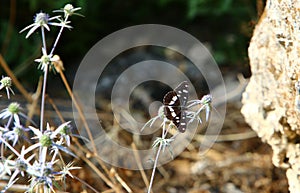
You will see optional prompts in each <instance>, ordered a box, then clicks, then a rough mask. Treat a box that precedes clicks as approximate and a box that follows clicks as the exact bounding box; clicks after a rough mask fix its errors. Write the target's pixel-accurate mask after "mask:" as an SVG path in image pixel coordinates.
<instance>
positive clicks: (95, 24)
mask: <svg viewBox="0 0 300 193" xmlns="http://www.w3.org/2000/svg"><path fill="white" fill-rule="evenodd" d="M66 3H72V4H74V6H76V7H81V8H82V10H81V11H80V13H81V14H82V15H84V16H85V17H84V18H83V17H73V18H72V24H73V26H74V28H73V29H72V30H71V32H70V31H68V30H66V31H65V32H64V33H63V36H62V38H61V42H60V43H59V44H58V47H57V50H56V53H57V54H58V55H60V56H61V58H62V60H63V61H64V64H65V68H66V69H67V71H66V73H67V74H68V75H69V78H71V77H72V74H75V71H76V68H77V65H78V64H79V63H80V61H81V60H82V58H83V57H84V55H85V54H86V53H87V51H88V50H89V49H90V48H91V47H92V46H93V45H94V44H95V43H96V42H98V41H99V40H101V39H102V38H103V37H105V36H106V35H109V34H110V33H112V32H114V31H117V30H120V29H123V28H125V27H129V26H132V25H138V24H150V23H153V24H164V25H170V26H173V27H176V28H179V29H182V30H184V31H186V32H188V33H190V34H191V35H193V36H194V37H196V38H198V40H200V41H201V42H202V43H204V44H205V46H206V47H207V48H208V49H209V50H210V51H211V53H212V55H213V57H214V58H215V60H216V62H217V64H218V65H219V67H220V68H221V69H222V71H224V72H226V71H237V72H242V73H243V74H244V75H245V76H246V77H248V76H249V75H250V73H249V66H248V59H247V47H248V44H249V41H250V38H251V34H252V30H253V28H254V25H255V23H256V22H257V20H258V16H259V15H260V14H261V12H262V10H263V7H264V2H263V0H258V1H257V2H256V1H253V0H240V1H233V0H218V1H210V0H155V1H153V0H143V1H139V0H132V1H121V0H99V1H91V0H88V1H84V0H75V1H65V0H61V1H39V0H24V1H16V0H10V1H8V0H2V1H1V6H0V29H1V30H0V43H1V44H0V46H1V47H0V49H1V50H0V52H1V53H2V55H3V57H4V58H5V60H6V61H7V63H8V64H9V66H10V67H11V68H12V70H13V71H14V73H15V75H16V76H17V77H18V78H19V79H20V80H22V82H23V83H24V84H25V86H26V87H27V88H28V89H30V90H31V89H32V83H34V84H35V83H36V82H37V80H38V77H39V75H40V74H39V72H38V71H36V66H37V64H36V63H34V62H33V60H32V59H35V58H38V57H39V56H40V54H41V53H40V37H39V36H37V35H34V36H31V37H29V38H28V39H25V35H26V33H22V34H19V31H20V30H22V29H23V28H24V27H26V26H27V25H29V24H31V22H32V21H33V16H34V15H35V14H36V13H38V12H40V11H43V12H46V13H49V15H50V16H51V15H52V16H53V15H54V14H53V13H52V10H56V9H59V8H61V7H63V6H64V5H65V4H66ZM54 30H56V29H54ZM37 33H38V32H37ZM51 35H52V36H51ZM54 35H56V33H55V32H52V33H48V34H47V39H48V41H49V42H53V38H54V37H53V36H54ZM51 38H52V39H51ZM0 73H3V72H2V71H1V69H0ZM29 74H30V76H28V75H29ZM54 79H55V78H54Z"/></svg>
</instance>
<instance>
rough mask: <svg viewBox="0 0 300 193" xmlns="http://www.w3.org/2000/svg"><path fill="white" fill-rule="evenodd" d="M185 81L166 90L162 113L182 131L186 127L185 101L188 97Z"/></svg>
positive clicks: (187, 86)
mask: <svg viewBox="0 0 300 193" xmlns="http://www.w3.org/2000/svg"><path fill="white" fill-rule="evenodd" d="M188 88H189V85H188V82H187V81H183V82H182V83H180V84H179V85H178V86H177V87H176V88H175V89H174V90H173V91H170V92H168V93H167V94H166V95H165V96H164V99H163V104H164V115H165V116H166V117H167V119H169V120H170V121H172V122H173V123H174V125H175V126H176V127H177V129H178V131H180V132H182V133H184V132H185V131H186V128H187V123H188V121H187V116H186V110H187V107H186V106H187V101H188V97H189V90H188Z"/></svg>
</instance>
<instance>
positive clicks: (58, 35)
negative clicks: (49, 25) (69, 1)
mask: <svg viewBox="0 0 300 193" xmlns="http://www.w3.org/2000/svg"><path fill="white" fill-rule="evenodd" d="M67 20H68V16H66V18H65V21H64V22H66V21H67ZM63 30H64V26H61V28H60V30H59V32H58V34H57V37H56V39H55V42H54V44H53V47H52V49H51V52H50V55H52V54H53V52H54V50H55V48H56V45H57V43H58V40H59V39H60V36H61V34H62V31H63Z"/></svg>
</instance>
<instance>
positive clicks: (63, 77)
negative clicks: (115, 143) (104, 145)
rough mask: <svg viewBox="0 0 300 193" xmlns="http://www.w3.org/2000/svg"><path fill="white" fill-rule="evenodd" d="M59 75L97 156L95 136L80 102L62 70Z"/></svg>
mask: <svg viewBox="0 0 300 193" xmlns="http://www.w3.org/2000/svg"><path fill="white" fill-rule="evenodd" d="M59 74H60V77H61V79H62V81H63V83H64V85H65V87H66V89H67V91H68V93H69V95H70V97H71V99H72V101H73V103H74V105H75V107H76V109H77V110H78V113H79V116H80V119H81V120H82V122H83V125H84V127H85V129H86V131H87V134H88V136H89V139H90V141H91V145H92V148H93V151H94V153H95V154H97V149H96V146H95V143H94V140H93V136H92V133H91V130H90V128H89V126H88V124H87V121H86V119H85V117H84V115H83V112H82V110H81V107H80V106H79V104H78V102H77V100H76V98H75V96H74V94H73V92H72V90H71V88H70V85H69V83H68V81H67V79H66V77H65V74H64V73H63V71H62V68H61V69H60V70H59Z"/></svg>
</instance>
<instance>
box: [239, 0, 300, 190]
mask: <svg viewBox="0 0 300 193" xmlns="http://www.w3.org/2000/svg"><path fill="white" fill-rule="evenodd" d="M299 41H300V1H293V0H268V1H267V3H266V7H265V10H264V13H263V15H262V17H261V19H260V21H259V23H258V24H257V26H256V28H255V30H254V34H253V37H252V40H251V43H250V46H249V58H250V65H251V71H252V77H251V78H250V82H249V84H248V86H247V88H246V91H245V92H244V94H243V100H242V102H243V107H242V113H243V115H244V117H245V119H246V121H247V122H248V123H249V125H250V126H251V127H252V129H253V130H255V131H256V132H257V134H258V136H259V137H260V138H261V139H262V140H263V141H265V142H266V143H268V144H270V145H271V147H272V149H273V159H272V161H273V164H274V165H275V166H277V167H281V168H286V169H287V172H286V175H287V178H288V181H289V190H290V192H300V127H299V126H300V119H299V118H300V108H299V107H300V105H299V107H298V108H299V109H298V108H297V107H296V106H295V103H297V102H299V104H300V99H299V101H298V98H300V97H299V96H298V95H299V92H298V91H297V89H296V88H295V83H297V81H298V79H300V69H299V68H300V64H299V63H300V59H299V58H300V57H299V56H300V44H299Z"/></svg>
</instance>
